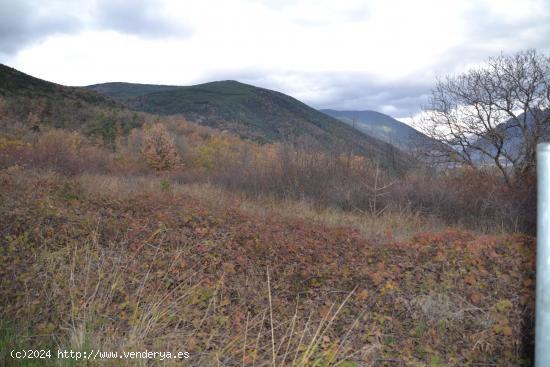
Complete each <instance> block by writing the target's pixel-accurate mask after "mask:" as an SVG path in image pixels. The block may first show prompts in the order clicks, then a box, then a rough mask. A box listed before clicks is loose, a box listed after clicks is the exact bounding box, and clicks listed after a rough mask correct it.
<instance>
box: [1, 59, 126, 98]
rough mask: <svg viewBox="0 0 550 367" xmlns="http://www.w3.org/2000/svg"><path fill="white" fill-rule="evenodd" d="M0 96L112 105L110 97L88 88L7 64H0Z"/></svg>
mask: <svg viewBox="0 0 550 367" xmlns="http://www.w3.org/2000/svg"><path fill="white" fill-rule="evenodd" d="M0 96H3V97H4V98H10V97H28V98H41V97H45V98H48V99H57V100H61V99H69V100H73V101H76V100H78V101H80V102H83V103H90V104H93V105H99V106H104V107H114V106H116V103H115V102H113V101H112V100H111V99H110V98H107V97H105V96H104V95H102V94H100V93H96V92H94V91H91V90H89V89H85V88H78V87H66V86H63V85H60V84H56V83H52V82H48V81H46V80H42V79H39V78H35V77H33V76H30V75H28V74H25V73H22V72H21V71H19V70H16V69H14V68H11V67H9V66H7V65H3V64H0Z"/></svg>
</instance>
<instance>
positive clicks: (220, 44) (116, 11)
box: [0, 0, 550, 122]
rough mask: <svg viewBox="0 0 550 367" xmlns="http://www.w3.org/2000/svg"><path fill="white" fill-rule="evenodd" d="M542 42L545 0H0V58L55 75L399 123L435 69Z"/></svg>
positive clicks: (456, 67)
mask: <svg viewBox="0 0 550 367" xmlns="http://www.w3.org/2000/svg"><path fill="white" fill-rule="evenodd" d="M527 48H535V49H537V50H539V51H541V52H546V53H548V52H549V51H550V0H454V1H443V0H414V1H413V0H370V1H368V0H367V1H364V0H363V1H359V0H330V1H329V0H297V1H291V0H257V1H252V0H250V1H246V0H217V1H214V0H126V1H124V0H0V63H3V64H6V65H9V66H11V67H14V68H16V69H18V70H20V71H23V72H25V73H27V74H30V75H33V76H36V77H39V78H42V79H46V80H49V81H53V82H56V83H60V84H64V85H73V86H83V85H89V84H95V83H102V82H110V81H124V82H134V83H151V84H170V85H194V84H199V83H204V82H209V81H214V80H229V79H231V80H238V81H240V82H243V83H248V84H253V85H256V86H259V87H264V88H269V89H274V90H277V91H280V92H283V93H286V94H289V95H291V96H293V97H295V98H298V99H300V100H301V101H303V102H305V103H307V104H308V105H310V106H312V107H315V108H333V109H340V110H375V111H379V112H383V113H386V114H389V115H391V116H393V117H395V118H398V119H400V120H402V121H405V122H410V119H411V117H413V116H417V115H418V114H419V112H420V111H421V108H422V105H423V104H425V103H426V102H427V98H428V96H429V93H430V89H431V88H432V87H433V86H434V85H435V82H436V78H438V77H443V76H445V75H451V74H454V73H460V72H463V71H465V70H467V68H468V67H471V66H474V65H477V64H480V63H482V62H483V61H484V60H486V59H487V58H488V57H490V56H497V55H499V54H500V53H505V54H508V53H513V52H515V51H519V50H524V49H527Z"/></svg>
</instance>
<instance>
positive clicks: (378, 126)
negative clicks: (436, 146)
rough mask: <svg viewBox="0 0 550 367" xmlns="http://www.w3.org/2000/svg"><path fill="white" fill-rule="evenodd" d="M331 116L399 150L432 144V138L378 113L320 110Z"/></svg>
mask: <svg viewBox="0 0 550 367" xmlns="http://www.w3.org/2000/svg"><path fill="white" fill-rule="evenodd" d="M320 111H321V112H323V113H326V114H327V115H329V116H332V117H334V118H337V119H339V120H341V121H343V122H345V123H346V124H348V125H350V126H353V127H354V128H356V129H357V130H359V131H362V132H363V133H365V134H367V135H369V136H372V137H373V138H376V139H379V140H382V141H384V142H386V143H389V144H392V145H394V146H395V147H397V148H399V149H403V150H405V151H408V150H409V149H411V148H413V147H416V146H418V145H419V144H425V143H428V142H430V138H429V137H427V136H426V135H424V134H423V133H421V132H420V131H418V130H416V129H414V128H413V127H411V126H409V125H407V124H405V123H403V122H401V121H398V120H396V119H394V118H393V117H391V116H388V115H385V114H383V113H380V112H376V111H370V110H365V111H337V110H331V109H322V110H320Z"/></svg>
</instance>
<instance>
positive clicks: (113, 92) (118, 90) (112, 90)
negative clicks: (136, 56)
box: [86, 82, 179, 102]
mask: <svg viewBox="0 0 550 367" xmlns="http://www.w3.org/2000/svg"><path fill="white" fill-rule="evenodd" d="M86 88H88V89H92V90H95V91H96V92H99V93H101V94H104V95H107V96H109V97H111V98H112V99H114V100H115V101H119V102H125V101H127V100H128V99H130V98H134V97H139V96H142V95H145V94H149V93H156V92H163V91H167V90H174V89H177V88H179V87H177V86H173V85H154V84H138V83H123V82H112V83H102V84H93V85H89V86H87V87H86Z"/></svg>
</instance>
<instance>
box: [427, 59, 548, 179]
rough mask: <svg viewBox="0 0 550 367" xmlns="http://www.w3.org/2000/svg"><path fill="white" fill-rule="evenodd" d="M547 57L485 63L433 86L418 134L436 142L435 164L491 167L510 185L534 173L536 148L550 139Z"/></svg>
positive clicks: (432, 154) (431, 154) (432, 150)
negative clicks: (422, 134) (488, 165)
mask: <svg viewBox="0 0 550 367" xmlns="http://www.w3.org/2000/svg"><path fill="white" fill-rule="evenodd" d="M549 108H550V57H549V56H548V55H544V54H540V53H537V51H536V50H527V51H521V52H518V53H515V54H513V55H500V56H498V57H493V58H490V59H488V61H487V62H486V63H484V64H483V65H481V66H478V67H475V68H471V69H469V70H468V71H466V72H464V73H462V74H458V75H453V76H447V77H446V78H444V79H442V80H441V79H440V80H438V81H437V83H436V86H435V88H434V89H432V92H431V99H430V102H429V104H428V106H426V107H424V116H425V117H423V118H422V121H421V129H422V130H423V132H424V133H425V134H426V135H428V136H429V137H431V138H434V139H436V140H437V141H438V142H437V143H434V144H432V145H431V146H430V147H429V148H428V149H426V150H425V153H427V155H428V156H429V157H431V158H432V159H435V162H436V163H443V164H446V165H449V164H461V165H467V166H470V167H473V168H475V169H480V168H481V167H484V166H486V165H487V164H490V165H491V166H494V167H496V168H497V169H498V170H499V172H500V173H501V174H502V177H503V178H504V180H505V182H506V183H507V184H508V185H511V184H512V182H513V181H514V180H515V179H517V178H521V177H523V176H524V175H525V174H527V173H530V172H532V171H533V170H534V167H535V155H536V145H537V143H539V142H540V141H541V140H542V139H544V138H546V137H548V136H549V135H550V126H549V125H550V109H549Z"/></svg>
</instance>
